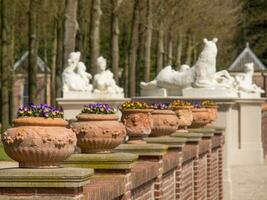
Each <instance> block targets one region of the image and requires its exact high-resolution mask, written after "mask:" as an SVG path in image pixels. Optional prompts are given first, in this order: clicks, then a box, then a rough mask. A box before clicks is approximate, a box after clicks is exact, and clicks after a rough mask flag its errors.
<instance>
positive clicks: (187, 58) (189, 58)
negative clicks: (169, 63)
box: [185, 35, 192, 66]
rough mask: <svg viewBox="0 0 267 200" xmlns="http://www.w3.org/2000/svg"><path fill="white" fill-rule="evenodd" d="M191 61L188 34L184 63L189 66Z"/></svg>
mask: <svg viewBox="0 0 267 200" xmlns="http://www.w3.org/2000/svg"><path fill="white" fill-rule="evenodd" d="M191 62H192V37H191V35H188V39H187V50H186V61H185V63H186V64H187V65H189V66H190V65H191Z"/></svg>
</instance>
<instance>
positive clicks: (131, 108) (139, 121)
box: [120, 101, 153, 144]
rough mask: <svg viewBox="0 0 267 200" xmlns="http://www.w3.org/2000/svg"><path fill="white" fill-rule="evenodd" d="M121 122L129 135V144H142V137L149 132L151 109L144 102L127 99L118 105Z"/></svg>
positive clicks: (151, 122) (151, 121)
mask: <svg viewBox="0 0 267 200" xmlns="http://www.w3.org/2000/svg"><path fill="white" fill-rule="evenodd" d="M120 110H121V112H122V122H123V123H124V125H125V127H126V131H127V135H128V136H129V141H128V143H129V144H144V143H145V141H143V138H144V137H147V136H148V135H149V134H150V133H151V129H152V127H153V120H152V117H151V112H152V111H153V110H152V109H150V107H149V106H148V105H147V104H146V103H145V102H140V101H127V102H124V103H123V104H122V105H121V106H120Z"/></svg>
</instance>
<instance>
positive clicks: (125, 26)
mask: <svg viewBox="0 0 267 200" xmlns="http://www.w3.org/2000/svg"><path fill="white" fill-rule="evenodd" d="M122 30H123V31H122V35H121V38H122V47H123V55H124V56H125V57H123V59H121V60H122V62H123V61H124V62H123V73H122V78H121V79H120V85H123V86H124V94H125V96H126V97H127V96H128V84H129V80H128V70H129V52H128V50H129V49H128V46H129V44H128V41H129V37H128V33H129V26H128V24H123V28H122Z"/></svg>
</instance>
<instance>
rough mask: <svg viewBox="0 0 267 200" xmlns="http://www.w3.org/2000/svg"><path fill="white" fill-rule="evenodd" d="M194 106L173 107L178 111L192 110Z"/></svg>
mask: <svg viewBox="0 0 267 200" xmlns="http://www.w3.org/2000/svg"><path fill="white" fill-rule="evenodd" d="M192 108H194V107H193V106H176V107H175V108H172V110H174V111H176V110H191V109H192Z"/></svg>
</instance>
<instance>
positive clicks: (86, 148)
mask: <svg viewBox="0 0 267 200" xmlns="http://www.w3.org/2000/svg"><path fill="white" fill-rule="evenodd" d="M76 118H77V119H78V122H75V123H73V124H72V125H71V127H72V130H73V131H74V132H75V133H76V135H77V146H78V147H80V148H81V151H82V153H109V152H110V151H111V150H112V149H114V148H115V147H117V146H118V145H120V144H121V143H122V142H123V141H124V139H125V136H126V130H125V127H124V126H123V124H122V123H120V122H119V121H118V116H117V115H115V114H79V115H78V116H76Z"/></svg>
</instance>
